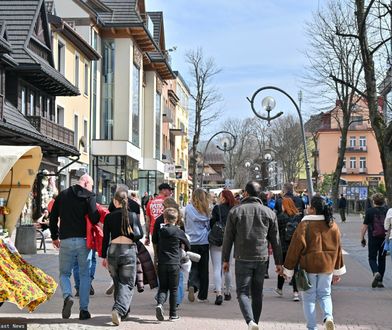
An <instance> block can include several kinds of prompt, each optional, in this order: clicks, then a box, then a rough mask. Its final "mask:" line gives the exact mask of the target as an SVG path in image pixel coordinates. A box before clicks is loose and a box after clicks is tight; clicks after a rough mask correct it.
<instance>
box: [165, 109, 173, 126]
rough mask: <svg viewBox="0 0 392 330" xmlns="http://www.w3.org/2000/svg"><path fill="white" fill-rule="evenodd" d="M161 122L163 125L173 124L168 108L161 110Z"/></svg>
mask: <svg viewBox="0 0 392 330" xmlns="http://www.w3.org/2000/svg"><path fill="white" fill-rule="evenodd" d="M162 120H163V122H164V123H173V122H174V116H173V111H172V110H171V109H170V108H168V107H164V108H163V114H162Z"/></svg>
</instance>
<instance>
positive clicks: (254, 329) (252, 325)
mask: <svg viewBox="0 0 392 330" xmlns="http://www.w3.org/2000/svg"><path fill="white" fill-rule="evenodd" d="M248 330H259V326H258V325H257V324H256V323H255V322H254V321H250V322H249V323H248Z"/></svg>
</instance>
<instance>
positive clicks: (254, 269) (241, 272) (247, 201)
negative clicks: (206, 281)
mask: <svg viewBox="0 0 392 330" xmlns="http://www.w3.org/2000/svg"><path fill="white" fill-rule="evenodd" d="M260 191H261V187H260V184H259V183H258V182H256V181H250V182H248V183H247V185H246V187H245V193H244V198H243V199H242V200H241V204H240V205H239V206H236V207H233V208H232V209H231V210H230V212H229V215H228V217H227V222H226V228H225V234H224V237H223V246H222V261H223V271H225V272H227V271H229V267H230V264H229V260H230V252H231V248H232V245H233V243H234V259H235V277H236V287H237V298H238V302H239V305H240V309H241V312H242V315H243V316H244V319H245V321H246V323H247V324H248V329H249V330H257V329H259V326H258V323H259V319H260V315H261V309H262V304H263V284H264V274H265V271H266V269H267V260H268V242H270V243H271V245H272V250H273V254H274V259H275V265H276V272H277V273H279V272H280V271H281V270H282V266H281V265H282V249H281V245H280V240H279V228H278V221H277V219H276V215H275V213H274V212H273V211H272V210H271V209H269V208H268V207H267V206H264V205H263V203H262V202H261V200H260V199H259V198H258V197H257V196H259V194H260ZM249 293H250V295H251V299H252V302H251V299H250V297H249Z"/></svg>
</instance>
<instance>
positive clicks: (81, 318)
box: [79, 311, 91, 320]
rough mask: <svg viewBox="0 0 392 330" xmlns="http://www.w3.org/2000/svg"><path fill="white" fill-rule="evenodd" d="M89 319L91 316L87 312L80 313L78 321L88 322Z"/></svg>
mask: <svg viewBox="0 0 392 330" xmlns="http://www.w3.org/2000/svg"><path fill="white" fill-rule="evenodd" d="M88 319H91V314H90V313H89V311H80V313H79V320H88Z"/></svg>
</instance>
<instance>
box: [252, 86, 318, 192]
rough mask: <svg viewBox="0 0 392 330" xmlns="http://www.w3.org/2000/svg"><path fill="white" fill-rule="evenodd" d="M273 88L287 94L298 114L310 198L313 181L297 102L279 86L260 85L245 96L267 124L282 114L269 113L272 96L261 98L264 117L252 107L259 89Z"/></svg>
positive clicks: (255, 112) (272, 105) (273, 103)
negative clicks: (250, 95) (252, 92)
mask: <svg viewBox="0 0 392 330" xmlns="http://www.w3.org/2000/svg"><path fill="white" fill-rule="evenodd" d="M271 89H272V90H275V91H278V92H280V93H282V94H283V95H285V96H287V97H288V98H289V100H290V101H291V103H292V104H293V105H294V107H295V110H297V113H298V116H299V123H300V126H301V134H302V143H303V145H304V158H305V171H306V180H307V185H308V192H309V194H310V196H309V197H310V198H311V197H312V196H313V194H314V191H313V183H312V177H311V176H310V164H309V160H308V151H307V148H306V138H305V128H304V123H303V120H302V115H301V110H300V108H299V107H298V105H297V103H296V102H295V101H294V99H293V98H292V97H291V96H290V94H288V93H287V92H286V91H284V90H283V89H281V88H278V87H275V86H265V87H261V88H259V89H258V90H257V91H256V92H254V94H253V96H252V98H251V99H249V98H247V100H248V101H249V102H250V105H251V109H252V111H253V112H254V114H255V115H256V116H257V117H258V118H261V119H263V120H266V121H267V122H268V124H267V125H270V122H271V121H272V120H274V119H276V118H278V117H279V116H281V115H282V114H283V112H279V113H278V114H276V115H275V116H272V117H271V115H270V112H271V110H272V109H273V108H274V107H275V100H274V99H273V98H272V97H269V96H267V97H266V98H264V99H263V107H265V108H266V111H267V116H266V117H264V116H262V115H260V114H259V113H258V112H257V111H256V109H255V108H254V101H255V98H256V96H257V94H258V93H260V92H261V91H264V90H271ZM301 101H302V95H301Z"/></svg>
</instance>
